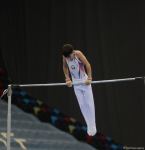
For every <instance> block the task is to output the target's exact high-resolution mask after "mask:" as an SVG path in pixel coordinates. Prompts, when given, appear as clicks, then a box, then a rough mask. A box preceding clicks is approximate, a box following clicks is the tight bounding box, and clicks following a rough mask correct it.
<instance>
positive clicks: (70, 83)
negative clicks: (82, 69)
mask: <svg viewBox="0 0 145 150" xmlns="http://www.w3.org/2000/svg"><path fill="white" fill-rule="evenodd" d="M65 83H66V85H67V86H68V87H72V81H71V80H70V79H69V80H66V82H65Z"/></svg>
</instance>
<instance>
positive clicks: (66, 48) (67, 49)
mask: <svg viewBox="0 0 145 150" xmlns="http://www.w3.org/2000/svg"><path fill="white" fill-rule="evenodd" d="M73 52H74V47H73V46H72V45H71V44H64V45H63V47H62V55H63V56H64V57H73Z"/></svg>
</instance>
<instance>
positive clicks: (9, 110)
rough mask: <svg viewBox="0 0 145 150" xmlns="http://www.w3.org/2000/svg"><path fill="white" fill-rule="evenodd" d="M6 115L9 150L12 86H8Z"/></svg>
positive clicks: (8, 148)
mask: <svg viewBox="0 0 145 150" xmlns="http://www.w3.org/2000/svg"><path fill="white" fill-rule="evenodd" d="M7 96H8V113H7V150H11V101H12V85H8V94H7Z"/></svg>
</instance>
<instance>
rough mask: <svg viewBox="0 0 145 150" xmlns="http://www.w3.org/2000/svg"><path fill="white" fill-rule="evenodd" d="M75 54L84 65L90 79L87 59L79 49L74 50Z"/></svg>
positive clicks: (90, 71)
mask: <svg viewBox="0 0 145 150" xmlns="http://www.w3.org/2000/svg"><path fill="white" fill-rule="evenodd" d="M76 55H77V57H78V58H79V59H80V60H81V61H82V63H83V64H84V65H85V67H86V71H87V75H88V80H92V69H91V65H90V63H89V61H88V60H87V58H86V57H85V56H84V54H83V53H82V52H81V51H76Z"/></svg>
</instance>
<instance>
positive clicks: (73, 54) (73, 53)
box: [69, 51, 75, 59]
mask: <svg viewBox="0 0 145 150" xmlns="http://www.w3.org/2000/svg"><path fill="white" fill-rule="evenodd" d="M74 57H75V51H72V53H71V54H70V55H69V58H70V59H74Z"/></svg>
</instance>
